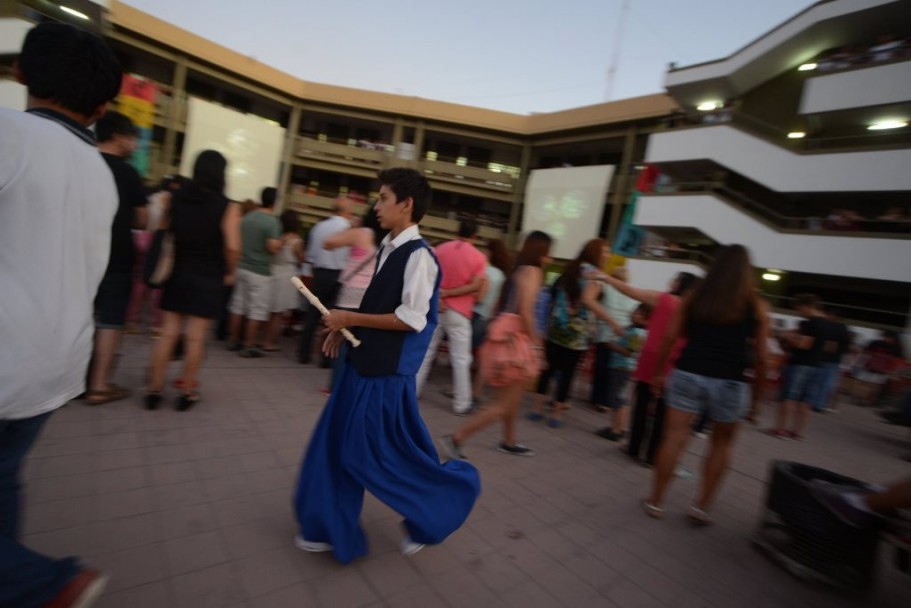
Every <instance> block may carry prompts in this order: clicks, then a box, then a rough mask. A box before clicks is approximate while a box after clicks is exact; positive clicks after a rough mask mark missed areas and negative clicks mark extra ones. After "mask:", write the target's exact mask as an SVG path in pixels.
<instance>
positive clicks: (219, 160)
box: [193, 150, 228, 194]
mask: <svg viewBox="0 0 911 608" xmlns="http://www.w3.org/2000/svg"><path fill="white" fill-rule="evenodd" d="M227 168H228V160H227V159H226V158H225V157H224V156H222V155H221V153H219V152H216V151H215V150H203V151H202V152H200V153H199V156H197V157H196V162H195V163H193V183H194V184H196V185H197V186H198V187H199V188H202V189H203V190H211V191H212V192H217V193H218V194H224V192H225V169H227Z"/></svg>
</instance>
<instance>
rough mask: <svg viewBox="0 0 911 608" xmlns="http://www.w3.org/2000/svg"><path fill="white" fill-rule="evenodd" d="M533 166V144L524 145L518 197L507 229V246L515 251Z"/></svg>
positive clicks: (517, 187) (520, 164)
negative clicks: (530, 171)
mask: <svg viewBox="0 0 911 608" xmlns="http://www.w3.org/2000/svg"><path fill="white" fill-rule="evenodd" d="M530 166H531V144H530V143H528V142H525V143H524V144H522V158H521V160H520V161H519V180H518V182H517V183H516V195H515V197H514V198H513V201H512V207H511V208H510V209H509V225H508V227H507V229H506V238H505V239H504V240H505V241H506V245H507V246H509V247H512V248H513V249H515V248H517V247H518V246H519V244H520V243H519V230H520V228H521V227H520V226H519V215H520V212H521V211H522V205H524V204H525V202H524V201H525V186H526V184H528V171H529V167H530Z"/></svg>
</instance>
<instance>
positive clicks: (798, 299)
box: [794, 293, 821, 308]
mask: <svg viewBox="0 0 911 608" xmlns="http://www.w3.org/2000/svg"><path fill="white" fill-rule="evenodd" d="M820 302H821V300H820V299H819V296H818V295H816V294H814V293H799V294H797V295H796V296H794V308H804V307H806V308H819V306H820Z"/></svg>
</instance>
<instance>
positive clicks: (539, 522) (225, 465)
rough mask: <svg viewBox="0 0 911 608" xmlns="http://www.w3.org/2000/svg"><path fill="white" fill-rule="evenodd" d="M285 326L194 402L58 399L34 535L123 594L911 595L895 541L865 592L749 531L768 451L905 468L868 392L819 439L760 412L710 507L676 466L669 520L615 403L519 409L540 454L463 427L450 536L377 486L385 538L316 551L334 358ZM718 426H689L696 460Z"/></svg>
mask: <svg viewBox="0 0 911 608" xmlns="http://www.w3.org/2000/svg"><path fill="white" fill-rule="evenodd" d="M150 343H151V342H150V341H149V340H148V339H147V338H143V337H136V336H131V337H128V338H127V339H126V341H125V345H124V357H123V358H122V360H121V363H120V369H119V370H118V372H117V381H118V382H119V383H121V384H125V385H127V386H132V387H140V386H141V381H142V376H143V373H144V368H145V365H146V362H147V357H148V349H149V345H150ZM285 348H286V352H284V353H279V354H275V355H270V356H269V357H267V358H264V359H259V360H248V359H241V358H239V357H237V356H236V355H235V354H234V353H228V352H226V351H225V350H224V348H223V346H222V345H221V344H219V343H212V344H211V345H210V348H209V352H208V355H207V358H206V363H205V369H204V370H203V372H202V376H201V392H202V394H203V401H202V402H201V403H200V404H199V405H198V406H197V407H196V408H194V409H193V410H191V411H189V412H185V413H179V412H176V411H174V410H173V409H172V407H171V405H172V404H171V403H170V402H166V403H165V404H164V407H163V408H162V409H160V410H158V411H155V412H146V411H144V410H143V409H142V407H141V401H140V396H139V394H138V393H139V391H138V390H137V395H136V396H134V397H132V398H130V399H127V400H124V401H121V402H118V403H111V404H107V405H104V406H100V407H88V406H85V405H84V404H83V403H80V402H74V403H72V404H70V405H68V406H66V407H65V408H63V409H61V410H60V411H59V412H57V413H56V414H55V415H54V416H53V417H52V419H51V420H50V422H49V423H48V425H47V428H46V431H45V433H44V435H43V436H42V438H41V439H40V440H39V442H38V444H37V446H36V448H35V450H34V451H33V452H32V455H31V457H30V459H29V461H28V463H27V466H26V473H25V477H26V484H27V486H26V497H27V504H26V510H25V520H26V534H27V535H26V537H25V541H26V543H27V544H28V545H29V546H30V547H32V548H34V549H36V550H39V551H43V552H46V553H49V554H52V555H70V554H75V555H80V556H82V557H83V558H84V559H85V561H86V562H87V563H89V564H91V565H93V566H96V567H101V568H103V569H105V570H107V571H108V572H109V573H110V574H111V576H112V579H111V584H110V586H109V588H108V592H107V593H106V595H105V597H104V598H103V599H102V600H101V602H100V603H99V605H100V606H102V607H105V608H113V607H123V606H129V607H130V608H135V607H145V606H149V607H171V606H176V607H181V606H188V607H189V606H192V607H194V608H198V607H204V606H213V607H215V606H217V607H219V608H224V607H229V608H230V607H260V606H262V607H279V608H281V607H283V606H288V607H291V606H293V607H309V606H314V607H319V606H326V607H329V606H331V607H333V608H336V607H345V606H352V607H353V606H427V607H433V606H444V607H445V606H449V607H460V606H471V607H472V608H476V607H479V606H484V607H487V606H521V607H523V608H530V607H534V606H542V607H543V606H547V607H549V606H563V605H566V606H570V605H572V606H575V607H578V606H607V607H612V606H623V607H626V606H646V607H650V606H671V605H673V606H718V607H725V606H734V605H737V606H757V607H759V606H795V607H796V606H823V605H824V606H861V605H876V606H886V607H890V606H895V607H898V606H907V605H911V578H909V577H907V576H905V575H902V574H900V573H898V572H896V571H895V570H893V569H892V567H891V564H890V563H889V560H888V557H889V556H886V555H881V559H880V576H879V584H878V587H877V589H876V591H875V592H874V594H873V595H872V596H870V597H850V596H846V595H845V594H842V593H840V592H837V591H833V590H829V589H826V588H821V587H815V586H811V585H807V584H805V583H802V582H800V581H798V580H796V579H794V578H792V577H791V576H790V575H788V574H787V573H785V572H784V571H783V570H781V569H780V568H778V567H777V566H775V565H774V564H772V563H770V562H769V561H768V560H767V559H766V558H765V557H763V556H762V555H761V554H759V553H757V552H756V551H755V550H754V549H752V548H751V546H750V544H749V542H748V537H749V535H750V532H751V530H752V527H753V526H754V525H755V523H756V520H757V518H758V514H759V511H760V506H761V502H762V499H763V493H764V480H765V478H766V474H767V467H768V463H769V461H770V460H771V459H776V458H777V459H785V460H795V461H800V462H805V463H808V464H813V465H817V466H822V467H824V468H829V469H832V470H835V471H838V472H840V473H843V474H846V475H850V476H855V477H858V478H861V479H865V480H869V481H877V482H879V481H888V480H891V479H895V478H899V477H901V476H903V475H907V474H908V464H907V463H905V462H903V461H901V460H900V459H899V458H898V456H899V455H900V454H901V453H902V452H903V451H904V450H905V449H906V448H907V447H908V445H907V443H908V442H907V440H908V437H907V435H905V434H903V433H902V432H900V431H898V430H896V429H894V427H888V426H886V425H882V424H880V423H878V422H877V421H876V420H875V417H874V415H873V413H872V412H870V411H868V410H864V409H861V408H856V407H852V406H844V407H843V408H842V413H841V414H840V415H838V416H818V417H815V418H814V420H813V421H812V426H811V429H810V433H809V435H810V439H809V440H808V441H806V442H792V441H781V440H777V439H773V438H770V437H767V436H765V435H763V434H761V433H759V432H758V431H757V429H756V428H755V427H744V428H743V430H742V433H741V436H740V438H739V442H738V446H737V449H736V455H735V458H734V462H733V466H732V469H731V471H730V472H729V474H728V476H727V478H726V481H725V487H724V488H723V490H722V493H721V496H720V498H719V502H718V507H717V509H716V512H715V514H716V517H717V525H716V526H714V527H711V528H707V529H694V528H691V527H689V526H688V525H687V524H686V522H685V520H684V517H683V514H684V512H685V509H686V507H687V506H688V504H689V502H690V500H691V499H692V497H693V495H694V494H695V491H696V488H697V481H696V480H687V479H677V480H676V481H675V483H674V486H673V488H672V490H671V496H670V501H669V504H668V517H667V518H666V519H665V520H664V521H654V520H650V519H648V518H646V517H645V516H644V515H643V514H642V512H641V510H640V507H639V504H638V501H639V499H640V498H641V497H643V496H644V495H645V494H646V493H647V491H648V487H649V484H650V481H651V475H650V471H648V470H647V469H644V468H642V467H640V466H638V465H635V464H633V463H631V462H630V461H629V460H628V459H627V458H626V457H624V456H623V455H622V454H620V453H619V451H618V450H617V447H616V444H613V443H610V442H607V441H605V440H603V439H600V438H598V437H596V436H594V435H593V434H592V432H591V431H593V430H594V429H595V428H597V427H598V426H599V425H600V423H601V418H600V416H599V415H598V414H596V413H594V412H592V411H590V410H588V409H587V408H585V407H584V406H583V405H581V403H577V404H576V406H575V407H574V408H573V409H572V410H571V411H570V412H569V414H568V416H567V425H566V427H565V428H563V429H560V430H553V429H549V428H547V427H546V426H544V425H542V424H536V423H532V422H527V421H524V420H523V421H522V423H521V436H522V441H523V442H524V443H526V444H528V445H529V446H531V447H533V448H534V449H535V451H536V452H537V456H536V457H534V458H516V457H510V456H507V455H504V454H501V453H499V452H497V451H496V450H495V446H496V443H497V440H498V432H499V431H498V429H490V430H488V431H486V432H484V433H482V434H480V435H478V436H477V437H475V438H474V439H473V440H472V441H471V442H470V443H469V445H468V446H466V448H465V450H466V452H467V454H468V455H469V456H470V458H471V461H472V463H474V464H475V465H476V466H478V468H479V469H480V471H481V475H482V483H483V494H482V496H481V498H480V500H479V502H478V505H477V507H476V509H475V511H474V512H473V513H472V515H471V517H470V518H469V520H468V521H467V522H466V524H465V526H464V527H463V528H462V529H461V530H459V531H458V532H457V533H456V534H454V535H453V536H452V537H451V538H450V539H448V540H447V541H446V542H445V543H444V544H443V545H440V546H438V547H429V548H427V549H425V550H424V551H422V552H421V553H418V554H417V555H415V556H413V557H410V558H405V557H403V556H401V555H400V554H399V553H398V551H397V543H398V539H399V528H398V516H397V515H396V514H395V513H393V512H392V511H390V510H389V509H388V508H386V507H385V506H384V505H382V504H381V503H379V502H378V501H377V500H375V499H373V498H372V497H370V496H368V497H367V500H366V502H365V506H364V514H363V521H364V526H365V529H366V531H367V534H368V537H369V539H370V543H371V555H370V556H369V557H367V558H365V559H362V560H360V561H358V562H356V563H354V564H352V565H350V566H341V565H339V564H338V563H336V562H335V561H334V560H333V559H332V558H331V557H329V556H328V555H323V554H306V553H301V552H300V551H298V550H296V549H295V548H294V547H293V546H292V545H291V538H292V536H293V535H294V533H295V532H296V530H295V525H294V521H293V516H292V512H291V498H292V495H293V490H294V483H295V479H296V475H297V469H298V466H299V463H300V458H301V456H302V453H303V450H304V448H305V446H306V444H307V441H308V438H309V435H310V432H311V429H312V428H313V426H314V424H315V423H316V420H317V418H318V416H319V414H320V409H321V406H322V404H323V403H324V401H325V397H324V396H323V395H322V394H320V393H319V391H318V389H319V388H320V387H322V386H324V385H325V384H326V383H327V382H328V371H327V370H320V369H316V368H314V367H313V366H300V365H297V364H296V362H294V360H293V356H292V355H293V351H294V349H293V346H292V344H291V342H290V341H289V342H286V343H285ZM172 371H173V372H174V373H176V365H175V366H174V369H173V370H172ZM447 375H448V370H447V369H445V368H443V369H438V370H436V371H435V374H434V376H433V378H432V382H431V383H430V384H429V385H428V387H427V389H426V394H425V396H424V399H423V401H422V408H423V414H424V417H425V420H426V422H427V424H428V426H429V427H430V430H431V432H432V434H433V435H434V436H439V435H441V434H443V433H446V432H451V431H452V430H454V429H455V428H457V426H458V425H459V424H460V423H461V422H462V420H463V419H461V418H456V417H454V416H452V414H451V413H450V412H449V409H448V402H447V400H446V399H445V398H444V397H443V396H442V395H441V389H442V388H443V387H445V386H448V378H447ZM770 415H771V412H767V414H766V416H767V417H769V416H770ZM705 445H706V442H705V440H698V439H694V440H693V443H692V444H691V446H690V449H689V451H688V453H687V455H686V456H685V459H684V464H685V466H686V467H687V468H689V469H691V470H694V471H698V468H699V463H700V454H701V452H702V451H703V450H704V448H705Z"/></svg>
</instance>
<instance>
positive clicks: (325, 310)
mask: <svg viewBox="0 0 911 608" xmlns="http://www.w3.org/2000/svg"><path fill="white" fill-rule="evenodd" d="M291 283H293V284H294V286H295V287H297V290H298V291H299V292H301V293H302V294H304V297H305V298H307V301H308V302H310V304H312V305H313V306H315V307H316V309H317V310H318V311H320V312H321V313H322V314H323V316H326V315H328V314H329V309H328V308H326V307H325V306H323V303H322V302H320V301H319V298H317V297H316V296H315V295H313V292H312V291H310V290H309V289H307V286H306V285H304V283H303V281H301V280H300V279H299V278H297V277H291ZM341 332H342V335H343V336H345V339H346V340H348V341H349V342H351V346H353V347H355V348H357V347H358V346H360V345H361V341H360V340H358V339H357V338H355V337H354V334H352V333H351V332H350V331H348V330H347V329H345V328H344V327H343V328H342V329H341Z"/></svg>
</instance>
